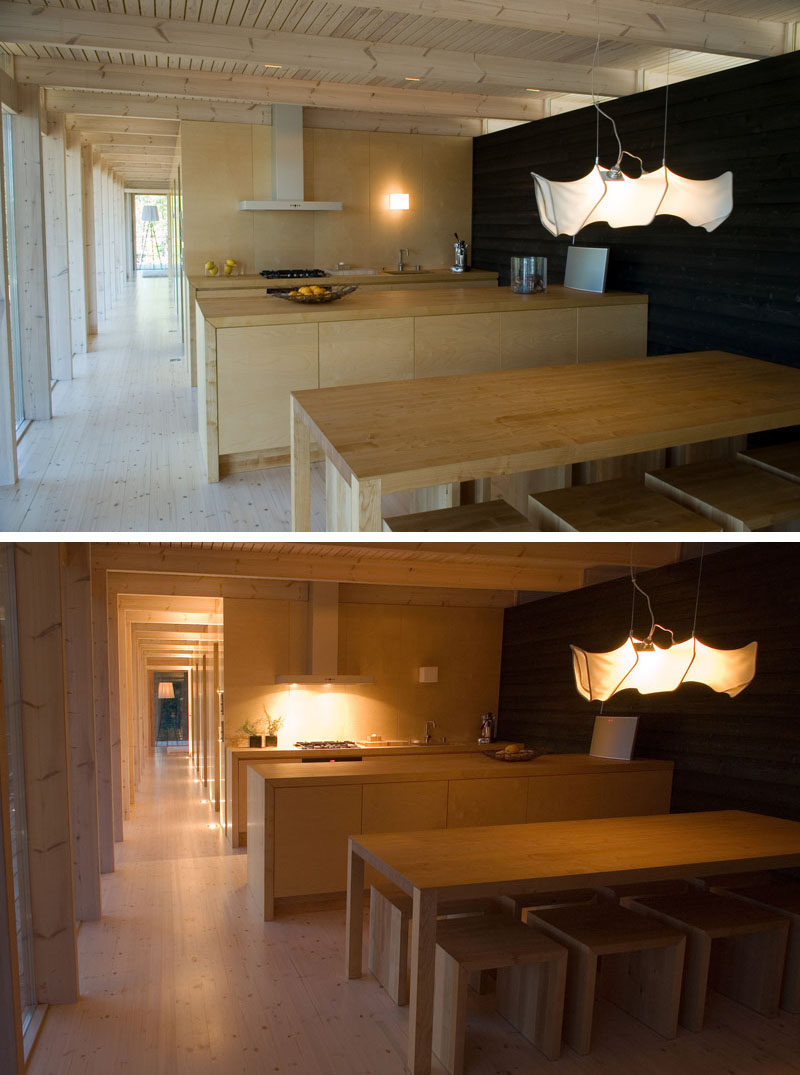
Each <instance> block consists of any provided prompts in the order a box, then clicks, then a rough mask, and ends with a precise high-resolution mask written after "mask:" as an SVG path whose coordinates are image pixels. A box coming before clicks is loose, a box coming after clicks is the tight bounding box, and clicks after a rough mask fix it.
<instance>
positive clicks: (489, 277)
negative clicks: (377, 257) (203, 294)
mask: <svg viewBox="0 0 800 1075" xmlns="http://www.w3.org/2000/svg"><path fill="white" fill-rule="evenodd" d="M497 276H498V274H497V273H496V272H490V271H489V270H488V269H470V270H469V272H466V273H457V272H450V270H449V269H447V268H444V269H425V270H423V271H422V272H404V273H397V272H386V271H385V270H384V269H378V270H377V271H376V272H370V273H359V272H350V273H348V272H341V273H340V272H337V273H336V274H334V275H331V276H302V277H301V276H297V277H294V278H293V279H289V278H286V277H284V278H283V279H278V280H275V279H272V280H270V279H268V278H267V277H266V276H261V275H259V274H257V273H247V274H243V275H242V276H206V275H205V274H200V273H198V274H197V275H191V276H187V280H188V281H189V286H190V287H193V288H196V289H197V290H198V291H211V290H214V291H216V290H219V289H220V288H230V289H233V288H239V287H252V288H263V289H264V290H266V288H268V287H302V286H303V284H323V285H327V286H329V287H330V286H331V285H332V284H348V285H349V284H365V285H368V284H399V283H402V282H406V283H416V284H441V283H445V282H447V283H451V282H457V281H458V280H460V279H461V278H462V277H463V278H464V279H465V280H481V281H485V282H486V283H487V284H490V283H492V282H495V283H496V282H497Z"/></svg>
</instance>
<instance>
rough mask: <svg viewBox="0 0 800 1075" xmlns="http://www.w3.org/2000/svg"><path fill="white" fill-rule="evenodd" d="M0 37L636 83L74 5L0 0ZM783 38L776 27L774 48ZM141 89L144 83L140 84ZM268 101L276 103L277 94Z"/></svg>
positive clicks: (265, 59)
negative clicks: (4, 0) (97, 9)
mask: <svg viewBox="0 0 800 1075" xmlns="http://www.w3.org/2000/svg"><path fill="white" fill-rule="evenodd" d="M562 29H563V22H562ZM0 40H3V41H8V42H12V43H16V44H30V45H35V44H42V45H51V46H56V47H61V48H78V49H80V48H84V49H100V50H108V51H111V52H117V51H120V52H144V53H151V54H154V55H159V56H171V57H173V58H174V57H178V56H182V57H185V58H187V59H199V60H215V61H218V62H222V63H226V62H230V61H233V62H236V63H252V64H270V63H273V64H274V63H276V62H277V61H278V60H279V61H280V63H281V65H282V66H283V67H295V68H300V69H310V70H319V71H328V72H331V73H336V74H341V75H347V76H349V77H351V78H352V77H357V78H359V79H361V80H367V79H373V78H389V79H398V78H419V79H423V80H424V79H433V80H435V81H436V82H437V83H441V82H458V83H460V84H463V83H474V84H475V85H476V86H477V85H478V84H479V83H481V82H489V83H495V84H498V85H505V86H509V87H511V86H519V87H522V88H526V87H528V86H530V85H531V84H532V83H533V85H535V86H537V87H539V88H542V89H548V90H556V91H559V92H563V93H589V92H591V91H592V89H593V90H594V92H595V93H597V94H600V95H602V96H610V97H620V96H623V95H625V94H629V93H635V92H636V88H637V85H636V72H635V71H632V70H622V69H619V68H613V67H600V66H598V67H596V68H595V69H594V71H592V70H591V65H590V64H586V63H582V64H570V63H552V62H548V61H540V60H530V59H520V58H519V57H510V56H497V55H494V54H491V53H477V52H455V51H451V50H448V49H426V48H422V47H420V46H416V45H394V44H384V43H382V42H374V41H361V40H350V39H345V38H338V37H321V36H315V35H313V34H291V33H283V32H280V31H278V32H276V31H270V30H256V29H252V28H248V29H246V30H245V29H243V28H242V27H233V26H219V25H216V24H211V23H187V22H183V21H181V20H178V19H151V18H145V17H144V16H141V15H137V16H130V15H113V14H107V13H105V12H99V11H82V10H80V9H77V8H63V7H37V6H34V5H32V4H18V3H16V4H15V3H7V2H3V0H0ZM782 42H783V27H781V48H782ZM663 44H664V45H665V46H666V45H667V44H668V43H667V42H663ZM119 66H122V65H119ZM15 70H16V66H15ZM132 70H134V71H136V70H140V71H141V69H136V68H133V69H132ZM148 76H150V77H152V68H151V69H147V70H146V71H145V72H144V77H145V78H147V77H148ZM17 77H19V76H18V75H17ZM260 81H264V82H269V81H272V82H274V83H276V84H277V86H280V84H281V83H286V82H292V81H293V80H292V79H287V78H276V79H272V80H270V79H269V78H267V77H265V78H264V79H263V80H260ZM144 88H145V89H148V88H150V87H148V86H147V85H145V87H144ZM413 92H417V91H413ZM423 92H424V91H423ZM273 99H275V100H281V98H280V97H275V98H273Z"/></svg>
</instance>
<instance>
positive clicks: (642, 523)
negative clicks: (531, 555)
mask: <svg viewBox="0 0 800 1075" xmlns="http://www.w3.org/2000/svg"><path fill="white" fill-rule="evenodd" d="M528 517H529V518H530V520H531V522H533V523H535V524H537V525H538V527H539V528H540V529H541V530H550V531H572V530H580V531H583V530H624V531H630V530H648V531H673V532H679V531H683V530H691V531H695V530H702V531H709V530H715V531H718V530H719V529H720V527H719V526H718V525H715V524H714V523H711V522H709V521H708V520H707V519H704V518H703V517H702V516H701V515H698V514H697V513H696V512H694V511H691V510H689V509H688V508H684V507H682V506H681V505H680V504H677V503H675V501H674V500H671V499H669V497H666V496H662V495H660V494H659V493H655V492H652V491H651V490H650V489H648V488H646V487H645V485H644V482H643V481H642V479H641V478H614V479H613V480H611V481H603V482H595V483H594V484H593V485H573V486H570V487H569V488H567V489H551V490H549V491H548V492H546V493H532V494H531V495H530V496H529V497H528Z"/></svg>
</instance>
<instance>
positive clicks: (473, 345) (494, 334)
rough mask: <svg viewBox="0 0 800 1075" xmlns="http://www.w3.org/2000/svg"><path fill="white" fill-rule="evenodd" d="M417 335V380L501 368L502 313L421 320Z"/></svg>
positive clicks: (417, 320)
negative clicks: (418, 378)
mask: <svg viewBox="0 0 800 1075" xmlns="http://www.w3.org/2000/svg"><path fill="white" fill-rule="evenodd" d="M414 333H415V337H414V376H415V377H446V376H450V375H451V374H459V373H487V372H490V371H493V370H499V369H500V314H497V313H490V314H443V315H442V316H441V317H432V316H431V317H427V316H426V317H417V318H415V325H414Z"/></svg>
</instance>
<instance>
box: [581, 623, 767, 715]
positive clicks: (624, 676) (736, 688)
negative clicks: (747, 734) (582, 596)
mask: <svg viewBox="0 0 800 1075" xmlns="http://www.w3.org/2000/svg"><path fill="white" fill-rule="evenodd" d="M641 644H642V641H641V639H638V638H634V637H633V636H630V637H628V638H627V639H626V640H625V642H623V644H622V645H621V646H620V647H619V648H618V649H614V650H610V651H609V652H607V653H589V652H588V651H587V650H583V649H581V648H580V647H579V646H570V649H571V650H572V664H573V670H574V672H575V684H576V686H577V688H578V692H579V693H580V694H582V695H583V697H584V698H586V699H587V700H588V701H590V702H591V701H606V700H607V699H608V698H610V697H611V696H612V694H615V693H616V692H617V691H620V690H637V691H639V693H640V694H655V693H657V692H659V691H674V690H676V689H677V688H678V687H679V686H680V685H681V683H705V684H706V685H707V686H709V687H711V689H712V690H714V691H717V692H719V693H725V694H729V695H730V696H731V698H734V697H735V696H736V695H737V694H739V693H740V692H741V691H743V690H744V688H745V687H746V686H747V685H748V683H750V682H751V681H752V679H753V676H754V675H755V674H756V652H757V649H758V643H757V642H751V643H750V644H749V645H747V646H742V647H741V648H740V649H714V648H713V647H712V646H706V645H705V644H704V643H703V642H700V641H699V640H698V639H697V638H695V637H694V636H692V637H691V638H687V639H686V641H685V642H677V643H675V644H674V645H672V646H670V647H669V648H668V649H662V648H661V647H660V646H657V645H655V643H653V646H652V649H645V650H639V649H637V648H636V646H637V645H641Z"/></svg>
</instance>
